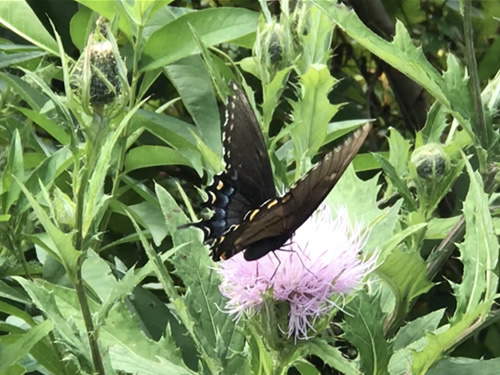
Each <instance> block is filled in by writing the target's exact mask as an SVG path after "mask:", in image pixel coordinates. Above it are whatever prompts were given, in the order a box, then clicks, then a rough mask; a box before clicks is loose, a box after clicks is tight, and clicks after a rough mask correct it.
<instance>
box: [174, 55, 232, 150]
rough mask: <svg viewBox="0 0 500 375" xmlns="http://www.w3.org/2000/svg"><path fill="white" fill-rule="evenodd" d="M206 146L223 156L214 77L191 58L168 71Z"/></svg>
mask: <svg viewBox="0 0 500 375" xmlns="http://www.w3.org/2000/svg"><path fill="white" fill-rule="evenodd" d="M164 71H165V73H166V75H167V77H168V79H169V80H170V81H171V82H172V84H173V85H174V86H175V88H176V90H177V92H178V93H179V95H180V96H181V98H182V102H183V104H184V106H185V107H186V110H187V111H188V112H189V114H190V115H191V117H192V118H193V121H194V123H195V124H196V125H197V126H198V128H199V129H200V133H201V134H202V136H203V139H204V140H205V142H206V144H207V145H208V146H209V147H210V148H211V149H212V150H213V151H214V152H215V153H216V154H218V155H222V143H221V132H220V129H221V127H220V118H219V110H218V107H217V100H216V97H215V93H214V89H213V87H212V82H211V79H210V75H209V74H208V72H207V69H206V67H205V65H204V64H203V60H202V59H201V58H200V57H199V56H189V57H186V58H183V59H181V60H179V61H177V62H176V63H174V64H170V65H168V66H166V67H165V68H164Z"/></svg>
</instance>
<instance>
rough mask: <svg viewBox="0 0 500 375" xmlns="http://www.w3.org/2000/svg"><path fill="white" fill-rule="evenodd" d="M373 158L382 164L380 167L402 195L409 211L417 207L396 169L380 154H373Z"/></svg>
mask: <svg viewBox="0 0 500 375" xmlns="http://www.w3.org/2000/svg"><path fill="white" fill-rule="evenodd" d="M373 156H374V157H375V159H376V160H377V161H378V162H379V164H380V165H381V166H382V169H383V170H384V172H385V175H386V176H387V178H388V179H389V180H390V181H391V183H392V185H393V186H394V188H395V189H396V190H397V191H398V193H399V194H401V196H402V197H403V199H404V200H405V202H406V204H407V205H408V209H409V210H410V211H414V210H416V208H417V203H416V202H415V200H414V199H413V196H412V194H411V191H410V189H409V188H408V186H406V183H405V181H404V180H403V179H402V178H401V177H400V176H399V175H398V173H397V171H396V169H395V168H394V167H393V166H392V164H391V163H389V161H388V160H386V159H385V158H384V157H383V156H382V155H379V154H373Z"/></svg>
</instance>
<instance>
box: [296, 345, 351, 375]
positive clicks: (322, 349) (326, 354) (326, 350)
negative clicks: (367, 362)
mask: <svg viewBox="0 0 500 375" xmlns="http://www.w3.org/2000/svg"><path fill="white" fill-rule="evenodd" d="M300 351H301V354H302V355H303V356H305V355H314V356H317V357H319V358H321V359H322V360H323V361H324V362H325V363H326V364H328V366H330V367H332V368H334V369H335V370H337V371H338V372H339V373H341V374H344V375H359V374H361V373H360V371H359V370H358V369H357V368H356V367H355V365H354V363H353V362H352V361H350V360H348V359H347V358H346V357H345V356H344V355H343V354H342V352H341V351H340V350H339V349H338V348H335V347H333V346H332V345H330V344H329V343H328V342H326V341H324V340H322V339H319V338H315V339H313V340H310V341H309V342H306V343H304V345H303V348H302V349H301V350H300Z"/></svg>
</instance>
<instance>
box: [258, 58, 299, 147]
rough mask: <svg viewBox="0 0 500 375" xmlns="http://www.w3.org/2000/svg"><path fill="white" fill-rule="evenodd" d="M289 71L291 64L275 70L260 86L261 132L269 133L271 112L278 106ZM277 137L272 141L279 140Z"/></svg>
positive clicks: (290, 70)
mask: <svg viewBox="0 0 500 375" xmlns="http://www.w3.org/2000/svg"><path fill="white" fill-rule="evenodd" d="M291 72H292V67H291V66H290V67H287V68H285V69H282V70H280V71H279V72H276V74H275V75H274V77H273V79H272V81H271V82H269V83H268V84H266V85H264V86H263V87H262V96H263V101H262V128H263V133H264V134H266V135H267V134H269V125H270V124H271V120H272V118H273V113H274V111H275V110H276V108H277V107H278V104H279V101H280V97H281V94H282V93H283V90H284V89H285V82H286V81H287V80H288V77H289V76H290V73H291ZM285 128H286V127H285ZM279 138H280V137H279V136H277V137H275V138H274V139H273V143H274V142H276V141H277V140H279ZM273 148H274V147H272V149H273Z"/></svg>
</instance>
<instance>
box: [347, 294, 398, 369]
mask: <svg viewBox="0 0 500 375" xmlns="http://www.w3.org/2000/svg"><path fill="white" fill-rule="evenodd" d="M346 311H347V313H348V314H346V316H345V324H343V325H342V327H343V329H344V336H345V338H346V339H347V340H348V341H349V342H351V343H352V344H354V345H355V346H356V348H357V349H358V351H359V358H360V366H361V370H362V372H363V373H364V374H387V367H388V364H389V359H390V356H391V354H392V344H391V343H388V342H387V341H386V340H385V337H384V329H383V325H384V320H385V316H384V314H383V313H382V311H381V310H380V305H379V301H378V299H376V297H375V296H368V295H367V294H365V293H359V294H358V295H357V296H356V298H355V299H354V300H353V301H352V302H350V303H349V305H347V306H346Z"/></svg>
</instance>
